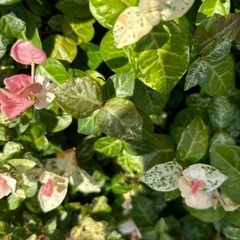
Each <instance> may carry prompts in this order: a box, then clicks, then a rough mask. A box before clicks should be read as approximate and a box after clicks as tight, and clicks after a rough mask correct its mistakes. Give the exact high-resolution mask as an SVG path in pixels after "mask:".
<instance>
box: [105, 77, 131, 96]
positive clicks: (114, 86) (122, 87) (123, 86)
mask: <svg viewBox="0 0 240 240" xmlns="http://www.w3.org/2000/svg"><path fill="white" fill-rule="evenodd" d="M134 87H135V74H134V73H117V74H115V75H113V76H111V77H110V78H109V79H107V82H106V84H105V86H104V89H103V94H104V98H105V99H109V98H111V97H122V98H124V97H131V96H132V95H133V91H134Z"/></svg>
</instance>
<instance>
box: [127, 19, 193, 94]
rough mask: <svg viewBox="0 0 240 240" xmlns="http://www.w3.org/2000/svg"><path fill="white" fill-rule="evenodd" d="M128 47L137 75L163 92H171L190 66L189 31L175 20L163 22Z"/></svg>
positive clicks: (150, 85) (151, 86)
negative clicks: (187, 32) (183, 29)
mask: <svg viewBox="0 0 240 240" xmlns="http://www.w3.org/2000/svg"><path fill="white" fill-rule="evenodd" d="M128 50H129V51H128V55H129V57H130V62H131V64H132V66H133V68H134V70H135V72H136V76H137V77H138V78H139V79H140V80H141V81H143V82H144V83H145V84H146V85H147V86H149V87H150V88H153V89H154V90H156V91H158V92H160V93H162V94H164V95H168V94H169V93H170V91H171V90H172V89H173V88H174V86H175V85H176V84H177V83H178V82H179V80H180V78H181V77H182V76H183V74H184V73H185V71H186V70H187V68H188V64H189V43H188V38H187V34H186V32H185V31H182V29H181V28H180V27H179V26H178V25H177V24H176V23H174V22H164V23H160V24H159V25H157V26H156V27H154V28H153V29H152V31H151V33H149V34H147V35H146V36H144V37H143V38H142V39H141V40H140V41H138V43H137V44H136V47H131V48H129V49H128Z"/></svg>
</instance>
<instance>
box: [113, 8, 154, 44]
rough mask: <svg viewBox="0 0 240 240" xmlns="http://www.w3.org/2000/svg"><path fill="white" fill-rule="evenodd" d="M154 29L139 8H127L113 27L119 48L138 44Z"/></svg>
mask: <svg viewBox="0 0 240 240" xmlns="http://www.w3.org/2000/svg"><path fill="white" fill-rule="evenodd" d="M152 28H153V25H152V24H151V23H150V22H149V20H148V18H147V17H146V16H145V13H142V12H141V11H140V9H139V7H129V8H126V9H125V10H124V11H123V12H122V13H121V14H120V15H119V17H118V18H117V21H116V23H115V25H114V27H113V35H114V41H115V45H116V47H117V48H121V47H124V46H127V45H130V44H133V43H136V42H137V41H138V40H139V39H141V38H142V37H143V36H145V35H146V34H148V33H149V32H150V31H151V30H152Z"/></svg>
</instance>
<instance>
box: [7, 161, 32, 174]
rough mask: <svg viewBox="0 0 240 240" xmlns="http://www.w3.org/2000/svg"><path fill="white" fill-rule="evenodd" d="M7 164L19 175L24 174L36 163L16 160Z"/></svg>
mask: <svg viewBox="0 0 240 240" xmlns="http://www.w3.org/2000/svg"><path fill="white" fill-rule="evenodd" d="M8 163H10V164H11V165H12V166H14V167H15V168H16V169H17V171H18V172H19V173H25V172H26V171H27V170H29V169H31V168H33V167H34V166H35V165H36V162H35V161H33V160H29V159H16V158H15V159H11V160H9V161H8Z"/></svg>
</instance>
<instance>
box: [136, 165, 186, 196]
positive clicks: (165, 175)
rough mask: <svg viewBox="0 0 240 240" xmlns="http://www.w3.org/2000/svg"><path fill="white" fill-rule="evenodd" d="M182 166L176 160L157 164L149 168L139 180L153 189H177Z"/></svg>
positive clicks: (166, 190) (163, 190) (165, 190)
mask: <svg viewBox="0 0 240 240" xmlns="http://www.w3.org/2000/svg"><path fill="white" fill-rule="evenodd" d="M181 173H182V167H181V165H179V164H178V163H177V162H176V161H171V162H167V163H162V164H157V165H155V166H154V167H152V168H150V169H149V170H148V171H147V172H146V173H145V174H144V175H143V176H142V177H141V181H142V182H144V183H146V184H147V185H148V186H149V187H151V188H152V189H154V190H157V191H162V192H168V191H172V190H175V189H177V187H178V179H179V178H180V176H181Z"/></svg>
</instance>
